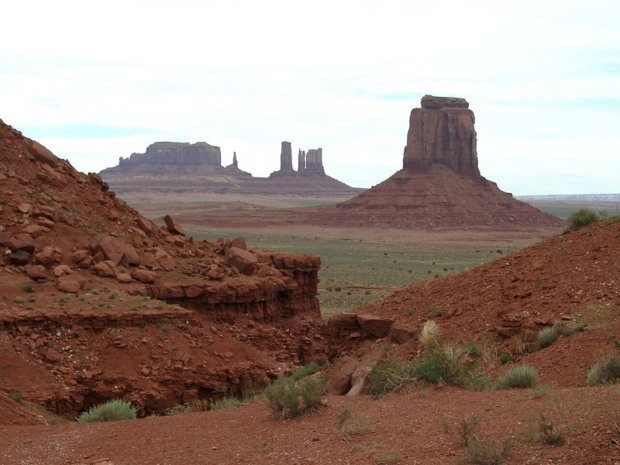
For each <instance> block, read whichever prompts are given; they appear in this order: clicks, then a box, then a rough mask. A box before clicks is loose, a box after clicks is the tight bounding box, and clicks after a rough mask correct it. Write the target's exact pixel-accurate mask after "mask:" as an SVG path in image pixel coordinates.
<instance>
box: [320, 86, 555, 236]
mask: <svg viewBox="0 0 620 465" xmlns="http://www.w3.org/2000/svg"><path fill="white" fill-rule="evenodd" d="M421 104H422V105H421V108H414V109H413V110H412V111H411V116H410V117H409V131H408V132H407V145H406V146H405V150H404V155H403V168H402V170H400V171H398V172H397V173H395V174H394V175H392V176H391V177H389V178H388V179H386V180H385V181H383V182H382V183H380V184H378V185H376V186H374V187H372V188H371V189H369V190H367V191H365V192H363V193H361V194H359V195H357V196H356V197H354V198H352V199H350V200H348V201H346V202H342V203H340V204H338V206H337V207H336V209H335V210H336V211H335V212H334V214H333V216H334V217H335V218H337V220H335V221H336V222H337V223H338V224H340V225H342V226H345V227H346V226H352V225H356V224H362V223H365V224H367V225H369V226H372V225H374V226H389V227H398V228H412V229H434V228H472V227H473V228H475V227H482V228H495V229H514V228H548V227H560V226H562V225H563V221H562V220H560V219H558V218H556V217H553V216H551V215H548V214H546V213H543V212H541V211H539V210H537V209H536V208H534V207H532V206H531V205H528V204H526V203H524V202H521V201H519V200H517V199H515V198H514V197H513V196H512V195H511V194H508V193H506V192H503V191H501V190H500V189H499V188H498V187H497V185H496V184H495V183H493V182H491V181H489V180H487V179H486V178H484V177H483V176H482V175H481V174H480V171H479V169H478V153H477V149H476V131H475V128H474V121H475V119H474V113H473V112H472V111H471V110H470V109H469V103H468V102H467V101H466V100H465V99H463V98H453V97H434V96H431V95H426V96H424V97H423V98H422V102H421ZM323 221H324V222H327V223H329V217H326V218H325V219H323Z"/></svg>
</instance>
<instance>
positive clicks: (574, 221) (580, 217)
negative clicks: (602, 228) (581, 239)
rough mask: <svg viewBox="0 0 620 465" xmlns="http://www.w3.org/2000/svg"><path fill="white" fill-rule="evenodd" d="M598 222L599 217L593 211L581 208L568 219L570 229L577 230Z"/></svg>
mask: <svg viewBox="0 0 620 465" xmlns="http://www.w3.org/2000/svg"><path fill="white" fill-rule="evenodd" d="M596 221H598V216H597V215H596V213H594V212H593V211H592V210H588V209H587V208H580V209H579V210H576V211H574V212H573V213H571V214H570V216H569V217H568V229H577V228H581V227H583V226H587V225H589V224H592V223H594V222H596Z"/></svg>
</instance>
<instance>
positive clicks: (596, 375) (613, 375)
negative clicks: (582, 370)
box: [588, 354, 620, 386]
mask: <svg viewBox="0 0 620 465" xmlns="http://www.w3.org/2000/svg"><path fill="white" fill-rule="evenodd" d="M619 379H620V355H618V354H614V355H610V356H609V357H607V358H605V359H604V360H603V361H601V362H599V363H597V364H596V365H594V366H593V367H592V368H590V371H588V385H589V386H599V385H601V384H612V383H615V382H616V381H618V380H619Z"/></svg>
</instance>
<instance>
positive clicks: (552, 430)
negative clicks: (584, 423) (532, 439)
mask: <svg viewBox="0 0 620 465" xmlns="http://www.w3.org/2000/svg"><path fill="white" fill-rule="evenodd" d="M538 431H539V433H540V440H541V441H542V442H543V443H545V444H547V445H548V446H561V445H562V444H564V434H563V433H562V428H561V427H560V425H559V424H554V423H552V422H551V421H550V420H549V419H548V418H547V417H546V416H545V415H541V416H540V420H539V421H538Z"/></svg>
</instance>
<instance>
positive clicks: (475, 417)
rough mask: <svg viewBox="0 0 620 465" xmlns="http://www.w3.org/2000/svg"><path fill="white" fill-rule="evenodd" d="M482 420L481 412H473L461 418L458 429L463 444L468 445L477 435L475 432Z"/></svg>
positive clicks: (457, 425)
mask: <svg viewBox="0 0 620 465" xmlns="http://www.w3.org/2000/svg"><path fill="white" fill-rule="evenodd" d="M480 420H482V415H481V414H479V413H474V414H471V415H469V416H467V417H465V418H463V419H462V420H459V421H458V422H457V424H456V431H457V432H458V434H459V436H460V439H461V444H462V445H463V446H467V444H469V441H470V440H471V439H472V437H475V435H474V432H475V431H476V428H477V426H478V423H480Z"/></svg>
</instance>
